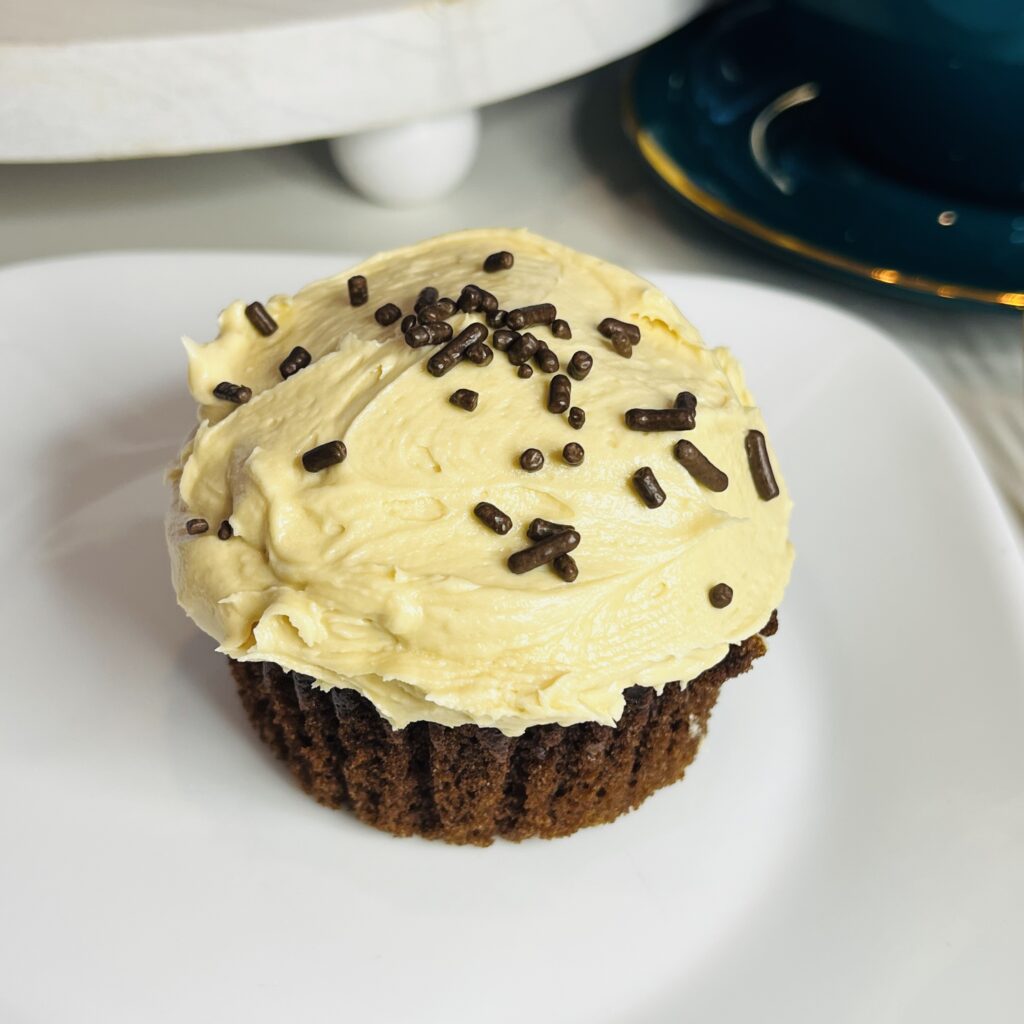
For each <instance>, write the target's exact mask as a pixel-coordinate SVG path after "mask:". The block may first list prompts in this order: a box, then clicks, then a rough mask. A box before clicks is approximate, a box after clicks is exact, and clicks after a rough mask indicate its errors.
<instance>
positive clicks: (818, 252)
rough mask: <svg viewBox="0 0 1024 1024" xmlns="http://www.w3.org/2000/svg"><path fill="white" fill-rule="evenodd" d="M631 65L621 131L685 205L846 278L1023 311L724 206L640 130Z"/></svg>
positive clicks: (1019, 296) (999, 297)
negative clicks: (836, 249)
mask: <svg viewBox="0 0 1024 1024" xmlns="http://www.w3.org/2000/svg"><path fill="white" fill-rule="evenodd" d="M636 68H637V65H636V64H635V63H634V65H633V67H632V68H631V69H630V72H629V74H628V75H627V76H626V81H625V83H624V88H623V97H622V99H623V120H624V123H625V129H626V133H627V134H628V135H629V137H630V138H631V139H632V140H633V143H634V145H635V146H636V148H637V149H638V150H639V152H640V155H641V156H642V157H643V159H644V160H645V161H646V162H647V163H648V164H649V165H650V167H651V168H652V170H653V171H654V172H655V174H657V175H658V177H659V178H661V180H662V181H664V182H665V184H666V185H668V186H669V188H671V189H672V190H673V191H674V192H676V193H677V194H678V195H680V196H682V198H683V199H685V200H686V201H687V202H688V203H690V204H691V205H693V206H695V207H696V208H697V209H698V210H700V211H702V212H703V213H706V214H707V215H708V216H709V217H713V218H714V219H715V220H717V221H720V222H721V223H722V224H726V225H728V226H729V227H731V228H734V229H735V230H737V231H741V232H743V234H745V235H749V236H750V237H751V238H756V239H757V240H758V241H759V242H765V243H767V244H768V245H771V246H773V247H774V248H776V249H781V250H783V251H784V252H789V253H793V254H794V255H796V256H801V257H803V258H804V259H807V260H811V261H813V262H815V263H820V264H822V265H823V266H826V267H831V268H832V269H834V270H840V271H843V272H844V273H847V274H853V275H855V276H857V277H861V278H865V279H867V280H871V281H874V282H876V283H878V284H882V285H892V286H893V287H895V288H902V289H905V290H907V291H912V292H919V293H921V294H926V295H934V296H936V297H938V298H940V299H965V300H968V301H971V302H981V303H985V304H986V305H990V306H1002V307H1009V308H1011V309H1024V292H1005V291H996V290H994V289H990V288H976V287H974V286H973V285H965V284H950V283H946V282H943V281H935V280H932V279H931V278H929V277H923V276H922V275H920V274H906V273H904V272H903V271H901V270H896V269H894V268H892V267H873V266H871V265H870V264H868V263H861V262H860V261H859V260H852V259H850V258H849V257H847V256H843V255H841V254H840V253H837V252H831V251H830V250H828V249H822V248H820V247H819V246H816V245H811V244H810V243H808V242H805V241H804V240H803V239H800V238H797V237H796V236H795V235H789V234H786V232H784V231H778V230H776V229H775V228H773V227H770V226H769V225H767V224H763V223H762V222H761V221H758V220H755V219H754V218H753V217H751V216H749V215H748V214H746V213H743V212H741V211H740V210H737V209H735V208H734V207H732V206H729V204H728V203H725V202H723V201H722V200H721V199H719V198H718V197H717V196H713V195H711V193H710V192H707V191H705V190H704V189H703V188H701V187H700V185H698V184H697V183H696V182H695V181H694V180H693V179H692V178H691V177H690V176H689V175H688V174H687V173H686V171H684V170H683V168H682V167H680V166H679V164H677V163H676V162H675V160H673V159H672V157H671V156H669V154H668V153H666V152H665V150H664V149H662V147H661V145H660V143H659V142H658V140H657V139H655V137H654V136H653V135H652V134H651V133H650V132H649V131H647V129H646V128H642V127H641V126H640V123H639V121H638V119H637V115H636V101H635V96H634V84H635V81H636Z"/></svg>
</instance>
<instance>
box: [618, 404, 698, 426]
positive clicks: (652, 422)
mask: <svg viewBox="0 0 1024 1024" xmlns="http://www.w3.org/2000/svg"><path fill="white" fill-rule="evenodd" d="M626 426H627V427H629V429H630V430H643V431H651V430H693V412H692V411H691V410H690V409H630V410H629V411H628V412H627V413H626Z"/></svg>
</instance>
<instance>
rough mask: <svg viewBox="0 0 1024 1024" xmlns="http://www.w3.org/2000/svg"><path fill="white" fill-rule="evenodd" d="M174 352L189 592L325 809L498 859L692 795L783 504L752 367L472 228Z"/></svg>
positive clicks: (603, 272)
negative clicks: (749, 383) (656, 795)
mask: <svg viewBox="0 0 1024 1024" xmlns="http://www.w3.org/2000/svg"><path fill="white" fill-rule="evenodd" d="M186 347H187V351H188V359H189V386H190V389H191V392H192V394H193V396H194V397H195V399H196V401H197V403H198V405H199V426H198V427H197V429H196V431H195V433H194V435H193V436H192V438H191V439H190V440H189V442H188V444H187V445H186V446H185V448H184V450H183V451H182V453H181V456H180V459H179V462H178V465H177V466H176V468H175V470H174V471H173V472H172V474H171V476H172V482H173V486H174V501H173V505H172V509H171V513H170V516H169V518H168V524H167V538H168V545H169V548H170V554H171V565H172V571H173V579H174V585H175V589H176V591H177V594H178V600H179V602H180V604H181V606H182V607H183V608H184V609H185V611H186V612H187V613H188V615H189V616H190V617H191V618H192V619H193V620H194V621H195V622H196V624H197V625H198V626H199V627H200V628H201V629H203V630H204V631H205V632H206V633H208V634H210V635H211V636H212V637H213V638H214V639H215V640H216V641H217V643H218V644H219V650H220V651H222V652H223V653H224V654H226V655H227V656H228V657H229V658H230V659H231V670H232V672H233V674H234V676H235V679H236V681H237V685H238V690H239V694H240V696H241V699H242V702H243V704H244V705H245V708H246V710H247V712H248V714H249V717H250V719H251V720H252V723H253V725H254V726H255V728H256V729H257V731H258V732H259V734H260V735H261V736H262V737H263V739H264V740H265V741H266V742H267V743H268V744H269V745H270V747H271V748H272V749H273V750H274V752H275V753H276V754H277V755H278V756H279V757H281V758H282V759H284V760H285V761H286V762H287V763H288V765H289V766H290V767H291V769H292V770H293V771H294V773H295V775H296V777H297V778H298V780H299V781H300V782H301V784H302V785H303V787H304V788H305V789H306V790H307V791H308V792H309V793H311V794H312V795H313V796H315V797H316V798H317V799H318V800H320V801H321V802H322V803H325V804H327V805H329V806H332V807H347V808H349V809H350V810H351V811H352V812H354V813H355V814H356V815H357V816H358V817H359V818H361V819H362V820H364V821H366V822H368V823H369V824H372V825H374V826H376V827H378V828H382V829H385V830H387V831H390V832H394V833H396V834H399V835H410V834H420V835H424V836H428V837H436V838H441V839H445V840H448V841H451V842H461V843H467V842H468V843H477V844H487V843H490V842H491V841H492V840H493V838H494V837H496V836H505V837H507V838H511V839H522V838H525V837H527V836H545V837H551V836H560V835H567V834H569V833H571V832H574V831H575V830H576V829H578V828H580V827H582V826H584V825H592V824H597V823H599V822H606V821H611V820H612V819H613V818H615V817H617V816H618V815H620V814H622V813H623V812H624V811H627V810H629V809H630V808H632V807H636V806H637V805H639V804H640V803H641V802H642V801H643V800H644V799H645V798H646V797H647V796H648V795H650V793H651V792H653V791H654V790H655V789H657V788H659V787H661V786H664V785H666V784H668V783H670V782H674V781H675V780H677V779H678V778H680V777H681V776H682V774H683V772H684V771H685V769H686V767H687V765H688V764H689V763H690V762H691V761H692V759H693V757H694V755H695V754H696V752H697V748H698V745H699V743H700V742H701V739H702V738H703V736H704V734H705V731H706V727H707V722H708V717H709V715H710V712H711V709H712V707H713V706H714V703H715V700H716V698H717V696H718V691H719V689H720V687H721V685H722V684H723V683H724V682H725V680H726V679H728V678H730V677H731V676H734V675H737V674H739V673H741V672H744V671H746V670H747V669H748V668H749V667H750V665H751V664H752V662H753V661H754V660H755V659H756V658H758V657H760V656H761V655H762V654H763V653H764V652H765V649H766V648H765V641H764V639H763V638H764V637H765V636H768V635H770V634H771V633H773V632H774V630H775V622H776V619H775V614H774V611H775V609H776V608H777V606H778V604H779V602H780V600H781V598H782V594H783V590H784V588H785V586H786V583H787V580H788V578H789V573H790V568H791V565H792V560H793V553H792V548H791V546H790V544H789V541H788V522H789V514H790V507H791V505H790V500H789V496H788V494H787V492H786V488H785V484H784V482H783V480H782V478H781V476H780V475H779V472H778V468H777V464H776V460H775V455H774V451H773V449H772V447H771V444H770V442H769V441H768V440H767V435H766V431H765V426H764V423H763V421H762V419H761V415H760V413H759V411H758V409H757V408H756V406H755V404H754V400H753V398H752V397H751V395H750V393H749V391H748V390H747V388H746V385H745V384H744V381H743V375H742V373H741V371H740V368H739V366H738V364H737V363H736V361H735V360H734V359H733V358H732V356H731V355H730V354H729V353H728V352H727V351H726V350H724V349H708V348H707V347H705V346H704V345H703V343H702V342H701V340H700V338H699V336H698V335H697V333H696V331H695V330H694V328H693V327H692V326H691V325H690V324H689V323H688V322H687V321H686V320H685V319H684V318H683V317H682V315H681V314H680V313H679V311H678V310H677V309H676V307H675V306H674V305H673V304H672V303H671V302H670V301H669V300H668V299H667V298H666V297H665V296H664V295H663V294H662V293H661V292H660V291H658V290H657V289H655V288H654V287H653V286H652V285H650V284H648V283H647V282H645V281H643V280H642V279H640V278H639V277H636V276H635V275H633V274H631V273H629V272H628V271H626V270H623V269H620V268H618V267H615V266H612V265H610V264H608V263H605V262H602V261H601V260H598V259H595V258H593V257H589V256H585V255H582V254H580V253H577V252H574V251H573V250H571V249H568V248H566V247H564V246H561V245H558V244H556V243H554V242H550V241H547V240H545V239H543V238H540V237H538V236H536V235H533V234H530V233H528V232H525V231H511V230H480V231H465V232H460V233H456V234H450V235H445V236H442V237H440V238H436V239H432V240H430V241H427V242H423V243H421V244H419V245H415V246H411V247H409V248H405V249H399V250H396V251H394V252H389V253H385V254H382V255H379V256H376V257H374V258H373V259H371V260H369V261H367V262H366V263H364V264H362V265H360V266H358V267H356V268H354V269H353V270H351V271H348V272H346V273H344V274H341V275H339V276H337V277H334V278H329V279H327V280H324V281H319V282H317V283H315V284H311V285H309V286H307V287H306V288H304V289H303V290H302V291H300V292H299V293H298V294H297V295H295V296H294V297H292V298H286V297H280V296H279V297H275V298H272V299H270V300H269V301H268V302H267V303H266V306H263V305H261V304H260V303H250V304H249V305H245V304H244V303H243V302H236V303H234V304H233V305H231V306H229V307H228V308H227V310H225V312H224V313H223V314H222V316H221V320H220V333H219V334H218V336H217V338H216V340H215V341H212V342H210V343H209V344H206V345H198V344H195V343H194V342H191V341H188V342H186Z"/></svg>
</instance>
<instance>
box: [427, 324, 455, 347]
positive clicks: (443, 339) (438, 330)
mask: <svg viewBox="0 0 1024 1024" xmlns="http://www.w3.org/2000/svg"><path fill="white" fill-rule="evenodd" d="M423 326H424V327H426V329H427V332H428V333H429V334H430V344H431V345H446V344H447V343H448V342H449V341H451V340H452V335H453V334H454V333H455V332H454V331H453V330H452V325H451V324H450V323H448V322H447V321H445V320H438V322H437V323H433V324H423Z"/></svg>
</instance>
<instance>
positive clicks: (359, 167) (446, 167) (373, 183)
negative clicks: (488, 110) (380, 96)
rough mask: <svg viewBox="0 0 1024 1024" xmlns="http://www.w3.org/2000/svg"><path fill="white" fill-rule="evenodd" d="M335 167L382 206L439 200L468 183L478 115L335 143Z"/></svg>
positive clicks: (343, 138) (437, 120)
mask: <svg viewBox="0 0 1024 1024" xmlns="http://www.w3.org/2000/svg"><path fill="white" fill-rule="evenodd" d="M328 145H329V146H330V150H331V156H332V157H333V159H334V163H335V166H336V167H337V168H338V170H339V171H340V172H341V174H342V176H343V177H344V178H345V180H346V181H347V182H348V183H349V185H351V186H352V188H354V189H355V190H356V191H357V192H359V193H361V194H362V195H363V196H365V197H366V198H367V199H369V200H371V201H372V202H375V203H379V204H380V205H382V206H415V205H417V204H420V203H428V202H431V201H432V200H434V199H440V198H441V197H442V196H445V195H447V194H448V193H449V192H451V191H453V190H454V189H455V187H456V186H457V185H458V184H459V183H460V182H461V181H462V180H463V178H465V176H466V174H467V173H468V172H469V169H470V167H472V165H473V161H474V160H475V159H476V154H477V150H478V149H479V145H480V112H479V111H478V110H464V111H461V112H459V113H456V114H445V115H442V116H441V117H429V118H423V119H421V120H419V121H412V122H409V123H407V124H399V125H391V126H389V127H387V128H375V129H372V130H370V131H365V132H357V133H355V134H354V135H344V136H341V137H340V138H337V139H331V140H330V142H329V143H328Z"/></svg>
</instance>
